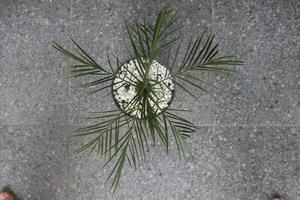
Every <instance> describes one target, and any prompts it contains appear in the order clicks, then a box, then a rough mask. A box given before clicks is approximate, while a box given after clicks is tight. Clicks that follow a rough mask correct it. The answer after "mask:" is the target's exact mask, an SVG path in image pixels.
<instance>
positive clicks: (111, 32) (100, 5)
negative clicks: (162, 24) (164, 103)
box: [69, 1, 213, 125]
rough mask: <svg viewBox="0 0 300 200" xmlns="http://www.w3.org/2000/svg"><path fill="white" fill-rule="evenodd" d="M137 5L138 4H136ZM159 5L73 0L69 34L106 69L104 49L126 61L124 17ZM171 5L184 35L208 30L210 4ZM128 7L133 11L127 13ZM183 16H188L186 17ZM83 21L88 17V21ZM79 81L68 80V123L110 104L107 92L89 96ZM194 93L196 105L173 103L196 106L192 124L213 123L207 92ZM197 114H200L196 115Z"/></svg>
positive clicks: (129, 16) (137, 14) (111, 105)
mask: <svg viewBox="0 0 300 200" xmlns="http://www.w3.org/2000/svg"><path fill="white" fill-rule="evenodd" d="M140 4H141V5H142V6H139V5H140ZM163 4H164V3H162V2H159V1H158V2H147V3H145V2H140V1H138V2H135V1H125V2H122V4H121V3H120V2H118V1H109V2H106V1H102V2H97V1H90V2H89V4H84V3H83V2H82V1H74V2H73V10H74V12H73V15H72V19H73V21H74V22H73V24H72V30H73V33H72V35H73V36H72V37H74V39H75V40H76V41H78V42H79V44H81V45H82V47H84V49H86V50H87V52H88V53H89V54H90V55H91V56H92V57H93V58H94V59H95V60H96V61H97V62H98V63H99V64H100V65H102V66H104V67H106V68H108V62H107V58H106V53H107V50H108V51H109V52H113V54H115V55H116V56H117V57H118V58H119V59H120V60H127V59H128V58H129V57H128V55H127V53H126V47H125V44H124V41H123V37H124V32H125V31H124V30H125V27H124V20H126V19H130V20H131V19H132V18H133V17H135V16H142V14H145V13H146V15H148V14H149V17H150V15H151V16H154V15H153V10H158V8H160V7H161V6H162V5H163ZM79 5H80V6H79ZM131 6H132V7H131ZM172 6H173V7H174V8H178V10H179V12H180V14H181V15H182V19H184V20H183V21H181V22H180V23H183V24H184V25H185V27H186V28H185V29H184V33H185V34H187V37H190V36H192V35H193V34H192V33H194V32H195V30H193V31H192V29H197V31H196V32H198V33H201V32H202V31H203V30H204V29H206V30H207V29H209V22H210V21H211V9H210V4H208V3H207V2H205V1H201V2H189V1H175V2H173V3H172ZM131 9H132V10H134V11H132V12H131V11H130V10H131ZM101 10H103V12H100V11H101ZM135 10H136V12H135ZM150 11H151V12H150ZM87 13H88V14H87ZM147 13H148V14H147ZM189 13H193V15H189ZM187 16H190V17H189V18H187ZM150 18H151V17H150ZM199 18H202V21H199V20H197V19H199ZM86 20H88V23H87V22H86ZM195 35H197V34H195ZM195 35H193V36H195ZM183 46H184V45H183ZM208 78H209V79H211V80H212V76H207V77H204V80H207V79H208ZM211 80H210V81H211ZM83 81H84V79H81V80H72V81H71V82H70V105H69V110H70V111H71V112H70V114H69V123H70V124H72V125H76V124H78V123H80V122H82V120H81V119H80V118H82V117H84V116H86V115H88V113H89V112H91V111H95V110H101V109H103V108H104V107H107V108H112V107H114V102H113V101H112V98H111V96H110V95H109V96H107V93H108V92H109V91H105V92H104V93H99V94H94V95H92V96H90V95H88V91H84V90H83V89H81V88H79V85H80V83H82V82H83ZM108 90H109V89H108ZM178 93H180V92H178ZM183 95H184V94H183ZM198 96H199V99H200V101H199V102H201V106H199V102H197V101H195V100H194V99H191V98H188V97H187V98H185V99H186V100H187V101H190V102H192V104H187V103H186V101H185V99H184V100H183V101H182V100H181V101H179V102H177V104H175V106H177V105H179V107H183V104H187V105H188V107H187V109H190V108H193V109H194V108H195V107H196V108H197V109H196V110H195V113H197V114H198V115H197V117H195V118H193V121H194V122H195V123H196V124H201V125H211V124H213V118H212V110H211V106H210V105H208V104H206V102H204V101H208V102H211V100H207V99H208V98H209V97H208V95H207V94H204V93H201V92H199V95H198ZM200 113H201V114H200ZM187 115H188V114H187ZM200 115H201V117H200V118H198V117H199V116H200ZM184 116H186V115H184ZM82 123H84V122H82Z"/></svg>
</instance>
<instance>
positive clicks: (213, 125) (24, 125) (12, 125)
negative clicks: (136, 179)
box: [0, 124, 300, 128]
mask: <svg viewBox="0 0 300 200" xmlns="http://www.w3.org/2000/svg"><path fill="white" fill-rule="evenodd" d="M83 125H84V124H83ZM195 125H196V126H200V127H243V128H260V127H261V128H262V127H287V128H288V127H291V128H293V127H295V128H297V127H299V128H300V125H297V124H294V125H292V124H291V125H280V124H279V125H278V124H276V125H274V124H269V125H268V124H261V125H255V124H253V125H244V124H235V125H231V124H229V125H217V124H195ZM0 126H2V127H18V126H23V127H30V126H32V127H52V126H55V127H79V126H81V125H75V124H0Z"/></svg>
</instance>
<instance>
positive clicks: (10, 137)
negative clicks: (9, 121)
mask: <svg viewBox="0 0 300 200" xmlns="http://www.w3.org/2000/svg"><path fill="white" fill-rule="evenodd" d="M67 134H68V129H67V128H66V127H55V128H54V127H47V126H45V127H42V126H2V127H1V136H2V139H1V142H0V144H1V145H0V148H1V151H0V152H1V153H0V166H1V167H0V171H1V173H0V174H1V175H0V177H1V178H0V186H1V187H4V186H6V185H9V186H10V187H11V189H12V190H13V191H15V192H16V194H17V195H18V196H20V198H21V199H67V198H68V196H67V195H68V178H67V175H68V174H67V170H68V163H67V162H66V160H68V157H69V156H68V148H67V145H66V139H65V136H66V135H67ZM63 138H64V139H63Z"/></svg>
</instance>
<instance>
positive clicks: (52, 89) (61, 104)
mask: <svg viewBox="0 0 300 200" xmlns="http://www.w3.org/2000/svg"><path fill="white" fill-rule="evenodd" d="M23 3H24V4H29V3H28V2H27V3H25V2H23ZM8 5H9V6H11V7H13V8H14V7H16V11H15V12H16V13H15V16H3V15H4V14H3V15H1V17H2V18H4V20H1V22H0V40H1V44H2V45H1V47H0V61H1V75H0V80H1V83H0V85H1V89H0V96H1V104H0V107H1V110H2V111H3V112H2V113H1V115H0V123H1V124H5V125H7V124H9V125H21V124H26V125H37V124H48V123H54V124H61V125H63V124H65V123H66V120H67V115H66V111H67V107H66V98H67V91H68V86H67V81H66V80H65V76H66V75H65V66H66V63H67V62H66V60H64V58H63V57H62V56H59V55H58V54H57V53H56V52H55V51H54V49H52V48H51V42H52V41H53V40H57V41H60V42H61V41H65V39H66V38H67V35H68V27H67V26H66V25H64V24H61V23H59V22H57V23H56V22H53V23H52V22H50V21H47V18H46V17H45V20H46V21H45V20H32V19H31V18H32V16H31V14H28V13H27V14H26V15H25V14H24V15H23V14H22V13H21V14H20V13H19V12H21V11H19V10H22V11H24V9H23V8H22V9H21V8H19V6H21V5H23V4H21V3H20V4H17V3H15V4H14V3H13V2H11V3H9V4H8ZM34 5H35V4H34V3H33V2H32V6H34ZM28 7H29V8H28V9H27V10H28V12H29V11H30V10H31V7H30V6H29V5H28ZM1 9H5V7H4V8H2V7H1ZM37 10H39V9H37ZM24 12H25V11H24ZM49 12H50V10H49ZM19 14H20V16H19ZM6 17H7V18H6ZM33 18H35V17H33Z"/></svg>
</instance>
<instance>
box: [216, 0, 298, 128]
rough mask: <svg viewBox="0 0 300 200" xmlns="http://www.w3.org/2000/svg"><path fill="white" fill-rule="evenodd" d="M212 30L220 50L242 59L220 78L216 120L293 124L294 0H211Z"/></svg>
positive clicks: (295, 66) (295, 111) (295, 121)
mask: <svg viewBox="0 0 300 200" xmlns="http://www.w3.org/2000/svg"><path fill="white" fill-rule="evenodd" d="M213 7H214V28H213V29H214V31H215V32H216V33H217V36H218V38H219V41H220V46H221V50H222V52H223V53H224V54H229V55H237V56H238V58H240V59H243V60H245V61H246V64H245V66H243V67H238V68H237V71H238V72H239V73H240V75H239V77H234V78H230V79H227V80H225V79H224V78H220V79H219V80H218V81H217V82H216V85H217V86H218V87H220V88H222V89H221V90H219V91H218V92H216V93H215V98H216V111H215V113H216V114H215V115H216V118H217V124H220V125H254V126H255V125H297V124H299V106H298V105H297V104H298V103H295V99H297V100H296V102H298V99H299V95H295V91H297V90H299V86H300V85H299V84H300V82H299V80H300V78H299V76H300V68H299V65H300V57H299V41H300V40H299V39H300V38H299V35H298V32H299V30H300V25H299V24H300V23H299V22H300V21H299V13H300V12H299V10H300V8H299V7H300V6H299V2H298V1H263V2H262V1H243V2H233V1H214V6H213Z"/></svg>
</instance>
